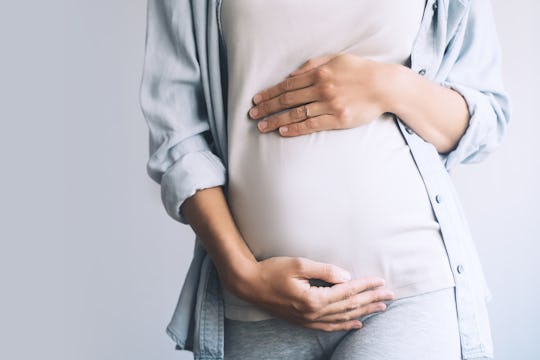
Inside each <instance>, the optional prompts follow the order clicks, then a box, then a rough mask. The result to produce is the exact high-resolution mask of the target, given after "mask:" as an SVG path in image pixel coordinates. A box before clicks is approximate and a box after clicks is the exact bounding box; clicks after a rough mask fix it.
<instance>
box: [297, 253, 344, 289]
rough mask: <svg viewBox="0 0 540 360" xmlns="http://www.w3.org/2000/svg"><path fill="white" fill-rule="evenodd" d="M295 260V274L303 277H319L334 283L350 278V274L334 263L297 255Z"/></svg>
mask: <svg viewBox="0 0 540 360" xmlns="http://www.w3.org/2000/svg"><path fill="white" fill-rule="evenodd" d="M295 261H296V274H297V275H298V276H299V277H301V278H303V279H311V278H315V279H321V280H324V281H326V282H329V283H332V284H335V283H342V282H345V281H348V280H350V279H351V274H350V273H349V272H348V271H347V270H345V269H343V268H342V267H339V266H337V265H334V264H330V263H322V262H318V261H314V260H311V259H308V258H303V257H298V258H295Z"/></svg>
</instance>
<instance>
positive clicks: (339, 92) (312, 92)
mask: <svg viewBox="0 0 540 360" xmlns="http://www.w3.org/2000/svg"><path fill="white" fill-rule="evenodd" d="M391 70H392V68H391V67H390V66H389V64H386V63H381V62H376V61H373V60H369V59H366V58H362V57H359V56H356V55H352V54H347V53H342V54H338V55H331V56H322V57H318V58H314V59H310V60H309V61H307V62H306V63H305V64H304V65H303V66H302V67H300V68H299V69H297V70H295V71H293V72H292V73H291V75H289V77H287V78H286V79H285V80H283V81H282V82H280V83H278V84H276V85H274V86H272V87H270V88H267V89H265V90H263V91H261V92H259V93H258V94H257V95H255V96H254V98H253V102H254V104H255V105H256V106H254V107H253V108H251V109H250V111H249V116H250V117H251V118H252V119H256V120H258V119H261V118H263V117H267V118H266V119H265V120H263V121H260V122H259V124H258V128H259V130H260V131H261V132H264V133H266V132H270V131H273V130H275V129H277V128H279V132H280V134H281V135H283V136H298V135H304V134H309V133H312V132H315V131H321V130H332V129H346V128H352V127H357V126H360V125H362V124H365V123H367V122H369V121H370V120H373V119H375V118H376V117H378V116H380V115H381V114H383V113H384V112H386V110H385V109H386V104H385V102H384V101H385V98H386V96H385V94H386V92H387V89H386V87H388V86H389V84H390V83H391V82H390V81H388V79H387V76H389V75H390V72H391ZM306 107H307V111H306ZM286 109H289V110H288V111H283V112H281V113H279V114H275V115H272V114H274V113H276V112H280V111H282V110H286ZM306 113H308V114H309V115H308V117H307V118H306ZM265 125H266V126H265Z"/></svg>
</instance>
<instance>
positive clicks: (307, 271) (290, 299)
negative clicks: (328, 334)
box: [224, 257, 394, 331]
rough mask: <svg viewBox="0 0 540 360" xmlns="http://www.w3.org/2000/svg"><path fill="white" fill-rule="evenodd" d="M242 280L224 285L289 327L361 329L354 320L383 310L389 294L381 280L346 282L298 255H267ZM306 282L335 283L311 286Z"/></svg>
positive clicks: (331, 268) (336, 270) (341, 274)
mask: <svg viewBox="0 0 540 360" xmlns="http://www.w3.org/2000/svg"><path fill="white" fill-rule="evenodd" d="M244 274H246V276H245V277H244V279H242V280H241V281H238V279H232V281H224V284H228V289H229V290H230V291H232V292H233V293H235V294H236V295H237V296H239V297H240V298H243V299H244V300H246V301H248V302H251V303H254V304H256V305H258V306H261V307H262V308H264V309H265V310H266V311H268V312H269V313H271V314H273V315H275V316H278V317H280V318H284V319H286V320H288V321H290V322H291V323H295V324H298V325H302V326H304V327H307V328H312V329H319V330H324V331H338V330H349V329H353V328H360V327H361V326H362V323H361V322H360V321H359V320H356V318H358V317H360V316H363V315H366V314H370V313H374V312H377V311H383V310H385V309H386V304H385V303H384V302H383V301H386V300H392V299H393V298H394V294H393V292H392V291H390V290H388V289H385V288H382V286H383V285H384V280H383V279H381V278H377V277H364V278H360V279H353V280H350V274H349V273H348V272H347V271H345V270H344V269H342V268H340V267H338V266H335V265H332V264H326V263H320V262H316V261H312V260H309V259H306V258H299V257H272V258H268V259H266V260H262V261H259V262H258V263H257V264H256V265H255V266H254V267H253V268H252V269H250V270H249V271H245V272H244ZM309 279H320V280H324V281H326V282H329V283H332V284H335V285H333V286H329V287H317V286H311V285H310V283H309Z"/></svg>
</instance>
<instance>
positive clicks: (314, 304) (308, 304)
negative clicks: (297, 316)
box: [304, 298, 320, 312]
mask: <svg viewBox="0 0 540 360" xmlns="http://www.w3.org/2000/svg"><path fill="white" fill-rule="evenodd" d="M319 307H320V302H319V301H318V300H317V299H313V298H307V299H306V301H305V303H304V309H305V310H306V311H307V312H316V311H317V310H319Z"/></svg>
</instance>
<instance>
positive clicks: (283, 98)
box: [278, 92, 291, 105]
mask: <svg viewBox="0 0 540 360" xmlns="http://www.w3.org/2000/svg"><path fill="white" fill-rule="evenodd" d="M290 101H291V94H290V93H288V92H286V93H283V94H281V95H279V96H278V102H279V103H280V104H281V105H289V102H290Z"/></svg>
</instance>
